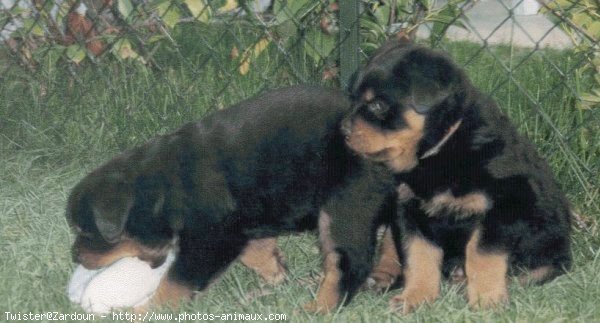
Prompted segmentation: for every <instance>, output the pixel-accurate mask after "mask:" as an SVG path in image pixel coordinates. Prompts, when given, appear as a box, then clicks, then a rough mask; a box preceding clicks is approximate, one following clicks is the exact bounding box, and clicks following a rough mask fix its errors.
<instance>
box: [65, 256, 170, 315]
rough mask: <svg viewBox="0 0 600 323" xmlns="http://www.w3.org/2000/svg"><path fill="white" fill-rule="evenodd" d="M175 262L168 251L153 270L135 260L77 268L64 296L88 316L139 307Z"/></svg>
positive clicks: (125, 259) (129, 258) (133, 258)
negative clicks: (104, 266)
mask: <svg viewBox="0 0 600 323" xmlns="http://www.w3.org/2000/svg"><path fill="white" fill-rule="evenodd" d="M174 260H175V255H174V253H173V252H171V253H169V255H168V256H167V260H166V261H165V263H164V264H162V265H161V266H160V267H157V268H155V269H152V268H150V265H149V264H148V263H146V262H144V261H141V260H139V259H138V258H135V257H126V258H122V259H120V260H118V261H116V262H115V263H113V264H112V265H110V266H108V267H106V268H103V269H99V270H88V269H85V268H84V267H83V266H81V265H79V266H78V267H77V268H76V269H75V271H74V272H73V275H72V276H71V281H70V282H69V286H68V288H67V294H68V296H69V299H70V300H71V301H72V302H73V303H77V304H79V305H81V307H82V308H83V309H84V310H85V311H86V312H91V313H108V312H110V310H111V309H115V308H123V307H134V306H140V305H143V304H144V303H146V302H147V301H148V300H149V299H150V298H151V297H152V295H153V294H154V292H155V291H156V288H157V287H158V285H159V283H160V280H161V278H162V277H163V276H164V274H165V273H166V272H167V270H168V269H169V267H170V265H171V263H172V262H173V261H174Z"/></svg>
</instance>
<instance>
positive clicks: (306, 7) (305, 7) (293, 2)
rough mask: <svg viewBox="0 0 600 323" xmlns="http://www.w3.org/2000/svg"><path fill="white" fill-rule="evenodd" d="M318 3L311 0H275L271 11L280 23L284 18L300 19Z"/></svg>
mask: <svg viewBox="0 0 600 323" xmlns="http://www.w3.org/2000/svg"><path fill="white" fill-rule="evenodd" d="M318 5H319V2H318V1H317V2H315V1H312V0H275V1H274V2H273V13H274V14H275V17H276V19H277V21H278V22H280V23H281V22H284V21H286V20H294V21H300V19H302V18H304V16H306V15H307V14H308V13H310V12H311V10H313V9H314V8H316V6H318Z"/></svg>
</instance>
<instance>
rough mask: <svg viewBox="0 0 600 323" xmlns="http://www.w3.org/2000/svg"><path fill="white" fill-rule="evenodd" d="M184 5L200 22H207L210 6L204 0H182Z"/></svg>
mask: <svg viewBox="0 0 600 323" xmlns="http://www.w3.org/2000/svg"><path fill="white" fill-rule="evenodd" d="M183 2H184V3H185V5H186V6H187V7H188V9H190V12H191V13H192V16H194V18H196V20H198V21H200V22H204V23H207V22H208V21H209V20H210V16H211V11H210V6H209V5H208V4H207V3H206V1H204V0H184V1H183Z"/></svg>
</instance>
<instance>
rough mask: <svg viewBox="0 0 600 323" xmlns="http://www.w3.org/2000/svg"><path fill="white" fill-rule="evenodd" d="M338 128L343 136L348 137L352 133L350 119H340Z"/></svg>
mask: <svg viewBox="0 0 600 323" xmlns="http://www.w3.org/2000/svg"><path fill="white" fill-rule="evenodd" d="M340 129H341V131H342V134H343V135H344V136H345V137H350V135H351V134H352V120H350V118H346V119H344V120H342V126H341V128H340Z"/></svg>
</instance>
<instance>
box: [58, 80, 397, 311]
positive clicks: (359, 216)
mask: <svg viewBox="0 0 600 323" xmlns="http://www.w3.org/2000/svg"><path fill="white" fill-rule="evenodd" d="M349 108H350V103H349V100H348V99H347V98H346V97H345V96H344V95H342V94H341V93H340V92H337V91H333V90H325V89H320V88H316V87H301V86H297V87H290V88H285V89H281V90H276V91H272V92H268V93H265V94H263V95H260V96H258V97H255V98H253V99H250V100H247V101H244V102H242V103H240V104H237V105H235V106H232V107H230V108H228V109H225V110H221V111H217V112H215V113H212V114H210V115H209V116H207V117H205V118H203V119H202V120H201V121H199V122H195V123H190V124H187V125H185V126H183V127H182V128H180V129H179V130H177V131H176V132H174V133H172V134H169V135H165V136H161V137H158V138H156V139H154V140H151V141H150V142H148V143H147V144H145V145H143V146H141V147H138V148H135V149H132V150H129V151H126V152H124V153H122V154H120V155H118V156H117V157H115V158H114V159H112V160H111V161H109V162H107V163H106V164H104V165H103V166H101V167H100V168H98V169H96V170H95V171H93V172H92V173H90V174H89V175H88V176H87V177H85V178H84V179H83V180H82V181H81V182H80V183H79V184H78V185H77V186H76V187H75V188H74V189H73V192H72V193H71V196H70V198H69V202H68V209H67V217H68V219H69V221H70V223H71V224H72V226H73V227H74V228H76V231H77V232H78V235H77V238H76V242H75V244H74V246H73V252H74V255H75V258H76V261H78V262H81V263H82V264H83V265H84V266H86V267H87V268H96V267H99V266H105V265H108V264H110V263H112V262H113V261H115V260H116V259H119V258H122V257H124V256H138V257H139V258H140V259H143V260H146V261H148V262H150V263H152V264H153V265H154V266H156V265H159V264H160V263H162V262H163V261H164V258H165V254H166V251H167V250H168V249H169V248H171V247H172V246H173V245H175V246H176V249H177V258H176V260H175V262H174V264H173V265H172V267H171V268H170V271H169V273H168V275H167V276H166V277H165V278H164V279H163V281H162V282H161V284H160V286H159V289H158V292H157V293H156V294H155V296H154V298H153V299H152V300H151V304H153V305H160V304H165V303H170V304H174V303H177V302H178V301H180V300H181V299H185V298H188V297H190V296H192V293H193V291H195V290H202V289H204V288H206V287H207V286H208V284H209V283H210V282H211V281H213V280H214V279H215V277H216V276H217V275H218V273H220V272H222V271H223V270H224V269H225V268H227V266H228V265H229V264H230V263H231V262H232V261H233V260H234V259H236V258H237V257H238V256H240V254H242V252H243V255H242V257H241V260H242V262H243V263H245V264H246V265H248V266H250V267H252V268H254V269H256V270H257V271H258V272H259V273H260V274H261V275H262V276H263V277H265V278H267V279H268V280H271V281H278V280H280V279H281V277H282V274H283V273H282V268H281V264H280V263H279V261H278V259H277V249H276V244H275V240H274V238H272V237H275V236H277V235H279V234H282V233H286V232H293V231H296V232H297V231H301V230H306V229H313V228H316V227H317V225H318V228H319V231H320V240H321V246H322V250H323V253H324V267H325V277H324V280H323V282H322V285H321V287H320V290H319V293H318V295H317V299H316V301H315V302H313V303H311V304H309V306H308V307H307V308H308V309H309V310H312V311H327V310H329V309H332V308H333V307H335V306H336V305H337V304H338V303H339V302H340V301H342V299H344V297H346V299H347V300H349V299H350V298H351V297H352V295H353V294H354V292H355V291H356V289H357V288H358V287H359V286H360V285H361V284H362V282H363V281H364V280H365V279H366V278H367V275H368V273H369V270H370V268H371V265H372V263H371V259H372V254H373V252H374V242H375V231H376V228H377V226H378V225H379V222H380V221H381V220H383V219H384V218H385V217H386V216H389V215H393V212H394V211H393V208H394V204H395V203H394V202H395V201H394V199H393V198H392V199H391V201H390V196H391V195H390V194H392V195H393V194H394V193H393V192H394V183H393V177H392V176H391V174H390V173H389V171H388V170H387V169H386V168H385V167H383V166H381V165H377V164H375V163H371V162H370V161H366V160H364V159H362V158H360V157H359V156H356V155H355V154H353V153H352V152H350V151H349V150H347V147H346V146H345V140H344V136H343V135H342V134H341V133H340V130H339V127H340V121H341V119H342V117H343V115H344V114H345V113H347V112H348V111H349ZM390 202H391V203H390ZM386 205H387V206H389V208H387V207H386ZM244 248H246V249H245V251H244Z"/></svg>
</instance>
